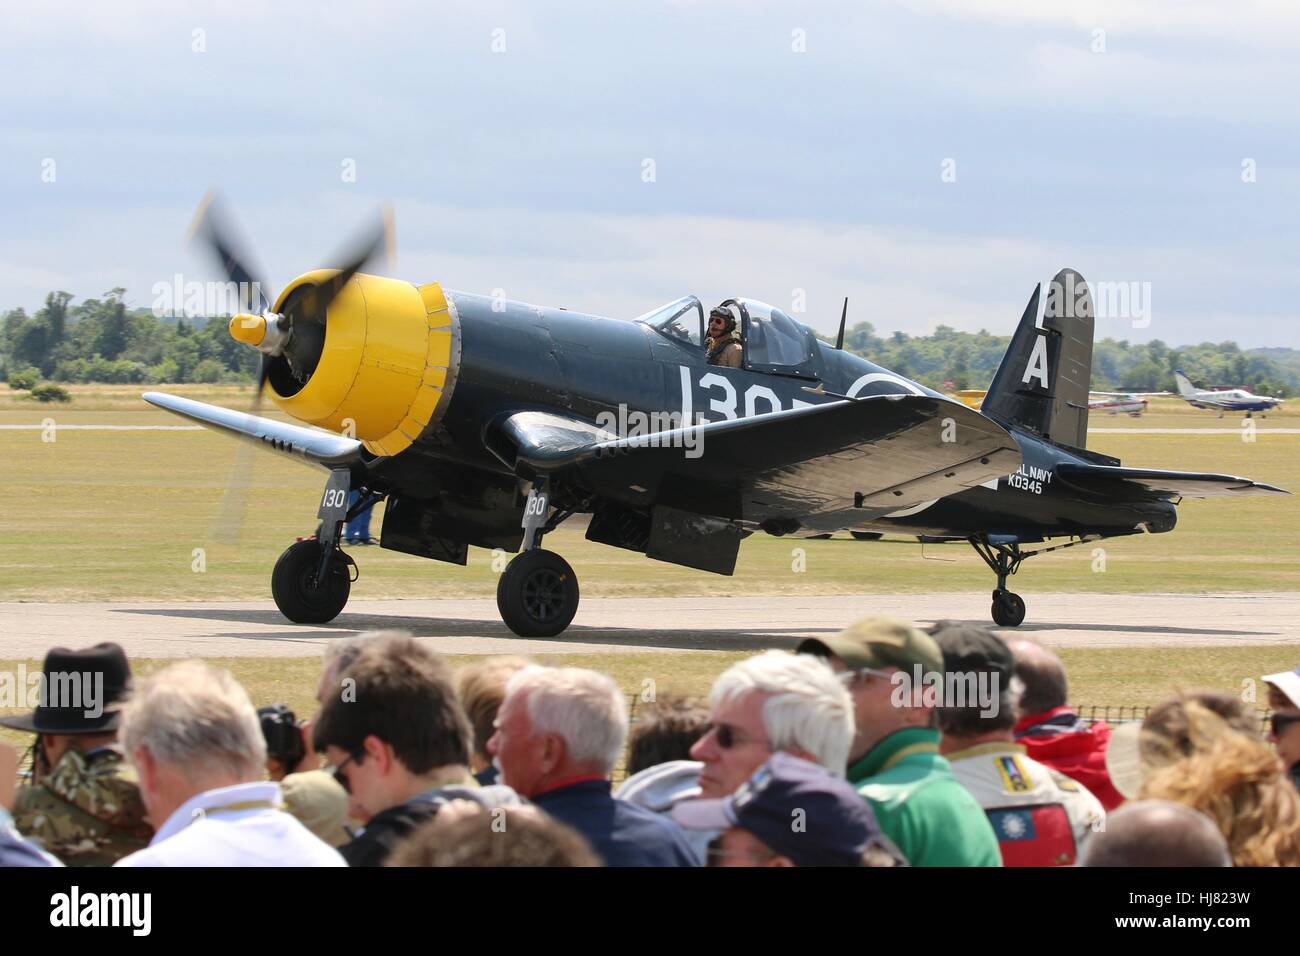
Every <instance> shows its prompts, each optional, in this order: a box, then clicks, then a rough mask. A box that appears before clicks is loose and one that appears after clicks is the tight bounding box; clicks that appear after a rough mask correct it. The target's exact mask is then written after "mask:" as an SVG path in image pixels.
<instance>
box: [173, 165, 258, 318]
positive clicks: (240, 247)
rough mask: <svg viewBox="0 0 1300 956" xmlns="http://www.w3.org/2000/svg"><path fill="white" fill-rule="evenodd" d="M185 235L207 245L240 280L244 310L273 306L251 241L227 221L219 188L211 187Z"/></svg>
mask: <svg viewBox="0 0 1300 956" xmlns="http://www.w3.org/2000/svg"><path fill="white" fill-rule="evenodd" d="M185 238H186V241H188V242H196V241H197V242H200V243H201V244H202V245H203V246H204V247H206V248H207V250H208V251H209V252H210V253H211V254H212V256H213V257H214V258H215V259H216V261H217V264H218V265H219V266H220V267H221V271H222V272H223V273H224V274H225V276H226V278H228V279H229V280H230V281H231V282H236V283H238V284H239V293H240V300H241V301H240V308H241V310H247V311H256V312H257V313H258V314H259V315H260V314H261V313H263V312H266V311H268V310H270V308H271V300H270V299H269V298H268V297H267V287H266V283H265V282H263V281H262V279H261V273H260V270H258V269H256V268H254V266H253V265H252V262H253V260H252V257H251V256H250V255H249V253H248V251H247V249H248V246H247V243H245V242H243V241H242V237H241V236H240V234H239V232H238V231H237V230H236V229H235V228H234V227H233V226H231V225H230V223H229V222H228V221H227V218H226V216H225V214H224V212H223V211H222V204H221V201H220V199H219V197H218V196H217V193H216V191H215V190H208V193H207V195H205V196H204V197H203V201H202V202H201V203H199V208H198V209H197V210H196V211H195V213H194V219H193V221H192V222H191V223H190V228H189V229H188V230H187V232H186V236H185Z"/></svg>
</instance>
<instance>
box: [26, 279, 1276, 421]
mask: <svg viewBox="0 0 1300 956" xmlns="http://www.w3.org/2000/svg"><path fill="white" fill-rule="evenodd" d="M125 295H126V290H124V289H120V288H118V289H112V290H110V291H108V292H106V293H104V295H103V296H102V297H101V298H98V299H85V300H83V301H81V302H79V303H76V304H74V303H73V296H72V295H71V294H70V293H68V292H51V293H50V294H49V295H47V296H46V297H45V304H44V305H43V306H42V307H41V308H40V309H38V310H37V311H36V312H35V314H33V315H28V314H27V312H26V311H25V310H23V309H12V310H10V311H9V312H7V313H5V316H4V319H3V322H0V376H3V379H4V380H6V381H9V382H10V383H11V384H15V385H18V384H21V385H22V386H23V387H30V383H31V382H33V381H35V382H39V381H40V380H41V379H45V380H47V381H51V382H108V383H113V382H116V383H136V384H164V383H167V384H170V383H177V382H204V383H215V382H240V383H246V382H249V381H251V380H252V378H253V377H254V375H255V374H256V370H257V355H256V353H255V352H254V351H253V350H252V349H250V348H247V347H245V346H243V345H240V344H239V343H237V342H235V341H234V340H233V339H231V338H230V335H229V334H228V333H227V331H226V321H225V319H224V318H222V319H213V320H211V321H209V320H207V319H204V318H190V319H187V318H184V317H172V316H163V317H159V316H156V315H154V313H153V312H152V311H151V310H149V309H128V308H127V306H126V303H125V301H124V297H125ZM1009 342H1010V336H1006V335H990V334H989V333H988V332H986V331H984V330H981V331H979V332H960V331H957V330H956V329H953V328H950V327H949V326H946V325H940V326H938V327H937V328H936V329H935V330H934V332H932V333H930V334H929V335H907V334H906V333H903V332H894V333H892V334H890V335H886V336H881V335H878V334H877V333H876V330H875V328H874V326H872V324H871V323H870V322H859V323H857V324H856V325H854V326H853V327H852V328H850V329H848V330H847V331H846V333H845V336H844V347H845V348H846V349H847V350H849V351H851V352H856V353H857V354H859V355H862V356H863V357H865V358H868V359H870V360H871V361H872V362H874V363H876V364H877V365H883V366H884V367H886V368H888V369H891V370H893V371H895V372H898V373H899V374H902V375H906V376H907V377H909V378H911V379H914V380H916V381H918V382H920V383H922V384H923V385H928V386H930V387H931V388H943V387H945V385H946V384H947V383H951V387H953V388H985V387H986V386H987V385H988V384H989V382H990V381H991V380H992V378H993V373H994V371H995V370H996V369H997V365H998V362H1000V361H1001V359H1002V355H1003V353H1004V352H1005V351H1006V349H1007V344H1008V343H1009ZM1176 368H1181V369H1182V370H1183V371H1184V372H1186V373H1187V374H1188V376H1189V377H1190V378H1191V379H1192V380H1193V381H1195V382H1200V383H1202V384H1205V385H1234V386H1244V387H1246V388H1249V389H1251V390H1253V391H1255V392H1258V393H1260V394H1266V395H1279V396H1285V395H1288V394H1295V392H1297V391H1300V351H1297V350H1295V349H1286V348H1273V349H1252V350H1243V349H1241V348H1238V347H1237V345H1236V343H1234V342H1230V341H1227V342H1218V343H1212V342H1204V343H1201V344H1200V345H1190V346H1181V347H1173V346H1170V345H1166V344H1165V343H1164V342H1161V341H1160V340H1158V339H1157V340H1153V341H1151V342H1146V343H1142V344H1136V343H1130V342H1128V341H1123V340H1120V341H1117V340H1115V339H1113V338H1105V339H1102V340H1101V341H1099V342H1097V343H1096V344H1095V345H1094V347H1093V357H1092V387H1093V388H1096V389H1101V390H1105V391H1144V392H1147V391H1174V390H1175V386H1174V379H1173V372H1174V369H1176Z"/></svg>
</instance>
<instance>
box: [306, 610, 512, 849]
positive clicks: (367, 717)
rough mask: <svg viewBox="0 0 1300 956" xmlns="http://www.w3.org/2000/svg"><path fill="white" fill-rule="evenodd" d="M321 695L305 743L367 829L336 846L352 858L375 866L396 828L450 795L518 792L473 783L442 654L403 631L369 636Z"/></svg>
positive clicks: (465, 734)
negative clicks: (335, 690)
mask: <svg viewBox="0 0 1300 956" xmlns="http://www.w3.org/2000/svg"><path fill="white" fill-rule="evenodd" d="M340 679H341V680H342V681H343V682H344V683H345V687H346V691H347V692H345V693H343V694H341V695H331V696H329V697H327V698H326V699H325V701H324V705H323V706H322V708H321V712H320V716H319V717H318V718H317V721H316V724H315V726H314V728H313V729H312V743H313V745H314V746H315V748H316V750H318V751H320V752H322V753H324V755H325V759H326V760H327V761H328V762H329V764H330V768H331V770H332V772H333V774H334V778H335V779H336V780H337V781H338V782H339V784H341V785H342V787H343V789H344V790H345V791H347V794H348V809H349V815H350V816H351V817H352V818H353V819H355V820H360V821H362V822H363V823H364V824H365V829H364V830H363V831H362V832H361V833H360V835H358V836H357V837H356V838H355V839H353V840H352V841H351V842H350V843H346V844H344V845H343V846H341V847H339V852H340V853H341V854H342V855H343V858H344V859H345V860H347V862H348V865H349V866H381V865H383V863H384V862H385V860H386V859H387V858H388V856H389V855H390V854H391V853H392V851H393V849H394V848H395V847H396V846H397V844H398V843H399V842H401V840H402V838H403V837H405V836H406V835H407V834H408V833H410V832H411V831H412V830H414V829H415V828H416V827H417V826H419V825H420V824H421V823H424V822H425V821H426V820H429V819H432V818H433V817H434V816H435V815H436V814H437V813H438V810H439V809H440V808H441V807H443V806H445V805H446V804H447V803H448V802H450V801H451V800H453V799H463V800H472V801H474V802H476V803H480V804H482V805H484V806H498V805H505V804H510V803H518V802H520V801H519V799H518V797H517V796H515V794H514V792H513V791H511V790H510V789H509V788H508V787H484V788H480V787H479V785H478V783H477V781H475V780H474V778H473V776H472V775H471V774H470V770H469V751H470V727H469V720H468V718H466V716H465V714H464V712H463V711H462V710H461V707H460V704H459V702H458V701H457V699H456V692H455V689H454V687H453V685H452V679H451V671H450V669H449V668H448V667H447V664H446V662H445V661H443V659H442V658H441V657H439V656H438V655H436V654H434V653H433V652H432V651H430V650H428V649H427V648H424V647H422V646H421V645H420V644H418V643H416V641H415V639H414V638H412V637H411V636H410V635H407V634H390V635H385V636H379V637H374V638H372V639H371V640H369V641H368V642H367V643H366V644H365V646H364V647H363V648H362V650H361V652H360V653H359V654H358V655H357V657H356V659H355V661H353V662H352V664H351V665H349V666H348V667H347V669H346V670H344V671H342V672H341V673H340Z"/></svg>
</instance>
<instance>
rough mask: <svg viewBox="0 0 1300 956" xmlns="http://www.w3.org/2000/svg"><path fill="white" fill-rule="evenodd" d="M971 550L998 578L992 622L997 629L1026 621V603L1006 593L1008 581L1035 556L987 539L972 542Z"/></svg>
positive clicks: (1012, 544)
mask: <svg viewBox="0 0 1300 956" xmlns="http://www.w3.org/2000/svg"><path fill="white" fill-rule="evenodd" d="M970 543H971V547H973V548H974V549H975V553H976V554H978V555H979V556H980V557H981V558H983V559H984V563H985V564H987V565H988V566H989V568H990V569H992V571H993V573H994V574H996V575H997V576H998V586H997V587H996V588H994V589H993V607H992V609H991V613H992V615H993V622H994V623H995V624H997V625H998V626H999V627H1019V626H1020V624H1021V622H1023V621H1024V619H1025V600H1024V598H1022V597H1021V596H1020V595H1019V594H1016V593H1015V592H1013V591H1008V590H1007V578H1008V577H1010V576H1011V575H1013V574H1015V573H1016V572H1017V571H1019V570H1020V562H1021V561H1023V560H1025V558H1028V557H1030V556H1032V555H1033V554H1036V553H1037V552H1034V551H1030V552H1024V551H1021V550H1020V545H1018V544H1015V543H1011V544H993V543H991V542H990V541H989V540H988V538H987V537H984V538H971V539H970Z"/></svg>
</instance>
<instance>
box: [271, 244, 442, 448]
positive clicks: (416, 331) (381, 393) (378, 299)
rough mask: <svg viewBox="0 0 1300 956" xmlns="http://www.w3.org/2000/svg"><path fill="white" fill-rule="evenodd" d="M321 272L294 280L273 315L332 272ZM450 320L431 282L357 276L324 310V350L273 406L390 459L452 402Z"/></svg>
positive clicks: (276, 393)
mask: <svg viewBox="0 0 1300 956" xmlns="http://www.w3.org/2000/svg"><path fill="white" fill-rule="evenodd" d="M337 274H338V272H337V270H331V269H321V270H317V271H315V272H308V273H306V274H305V275H301V276H299V277H298V278H296V279H294V280H293V281H292V282H291V283H289V285H288V286H286V287H285V289H284V290H283V291H282V292H281V293H280V296H279V298H277V299H276V301H275V305H274V307H273V308H274V311H276V312H279V311H280V310H281V309H282V308H283V307H284V304H285V301H286V300H287V299H288V298H289V296H290V295H291V294H292V293H293V292H294V290H296V289H299V288H301V287H302V286H304V285H318V284H320V283H322V282H325V281H326V280H328V279H331V278H333V277H334V276H335V275H337ZM459 345H460V343H459V336H458V328H457V324H456V317H455V315H454V314H453V312H452V310H450V309H449V308H448V304H447V298H446V296H445V295H443V292H442V288H441V286H439V285H438V284H437V283H430V284H429V285H425V286H419V287H417V286H414V285H411V284H410V283H409V282H402V281H400V280H397V279H386V278H383V277H382V276H370V275H360V274H358V275H356V276H354V277H353V278H352V280H351V281H349V282H348V284H347V285H346V286H344V288H343V290H342V291H341V292H340V293H339V294H338V296H337V297H335V299H334V301H333V302H331V303H330V305H329V314H328V316H327V319H326V322H325V346H324V349H323V351H322V352H321V356H320V361H319V362H318V363H317V366H316V369H315V371H313V372H312V375H311V377H310V378H309V379H308V380H307V382H306V384H304V385H303V386H302V388H301V389H300V390H299V391H297V392H296V393H295V394H292V395H282V394H280V393H279V391H277V390H276V388H275V386H274V377H273V378H272V381H271V382H268V386H269V390H270V392H271V396H272V398H273V399H274V401H275V403H276V404H277V405H279V406H280V407H281V408H282V409H284V410H285V412H287V413H288V414H290V415H292V416H293V417H294V418H297V419H299V420H301V421H305V422H310V423H312V424H313V425H319V426H320V427H321V428H327V429H329V430H330V431H335V432H339V433H341V434H350V435H352V436H353V437H355V438H357V439H358V440H359V441H361V442H362V444H364V445H365V447H366V449H367V450H368V451H370V452H371V453H372V454H375V455H396V454H397V453H399V452H401V451H404V450H405V449H406V448H408V447H410V445H411V443H412V442H414V441H415V440H416V439H417V438H419V437H420V434H421V433H422V432H423V431H424V430H425V429H426V428H427V427H428V426H429V425H430V424H436V422H437V421H438V419H439V418H440V417H441V415H442V413H443V411H444V410H445V408H446V405H447V400H448V399H449V398H450V383H451V382H452V381H453V380H454V372H455V363H456V360H457V358H458V354H459Z"/></svg>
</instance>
